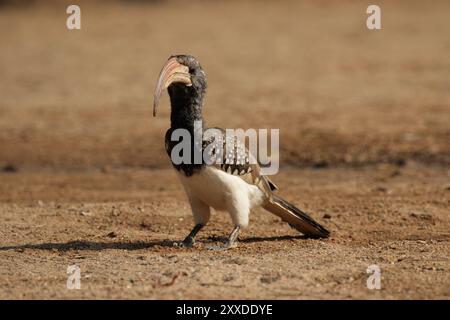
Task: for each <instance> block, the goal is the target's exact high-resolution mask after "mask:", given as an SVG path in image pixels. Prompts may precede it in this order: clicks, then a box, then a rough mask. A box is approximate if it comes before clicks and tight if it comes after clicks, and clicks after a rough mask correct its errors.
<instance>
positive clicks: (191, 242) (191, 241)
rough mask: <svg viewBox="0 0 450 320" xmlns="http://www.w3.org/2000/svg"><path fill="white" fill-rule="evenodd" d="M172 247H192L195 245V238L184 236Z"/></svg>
mask: <svg viewBox="0 0 450 320" xmlns="http://www.w3.org/2000/svg"><path fill="white" fill-rule="evenodd" d="M173 245H174V247H179V248H192V247H193V246H194V245H195V240H194V239H191V238H189V239H188V238H186V239H184V240H183V241H181V242H175V243H174V244H173Z"/></svg>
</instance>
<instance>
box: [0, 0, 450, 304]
mask: <svg viewBox="0 0 450 320" xmlns="http://www.w3.org/2000/svg"><path fill="white" fill-rule="evenodd" d="M71 4H74V2H72V1H70V2H69V1H65V0H64V1H63V0H59V1H43V0H41V1H39V0H35V1H24V0H0V217H1V222H0V243H1V246H0V266H1V268H0V283H1V288H0V299H2V298H8V299H11V298H50V299H55V298H59V299H61V298H64V299H66V298H68V299H72V298H121V299H129V298H145V299H155V298H156V299H161V298H164V299H205V298H209V299H230V298H239V299H267V298H270V299H280V298H283V299H302V298H307V299H318V298H320V299H337V298H338V299H398V298H403V299H405V298H406V299H436V298H441V299H448V298H449V297H450V292H449V285H448V283H449V281H448V279H450V263H449V259H448V257H449V256H450V246H449V245H448V243H449V240H450V234H449V230H450V227H449V226H450V216H449V214H448V211H449V210H448V208H449V206H450V202H449V199H450V198H449V196H448V194H449V192H450V184H449V181H450V33H449V30H450V1H447V0H445V1H444V0H442V1H439V0H436V1H432V2H431V1H430V2H426V1H410V0H396V1H379V0H377V1H370V2H368V1H356V0H355V1H350V0H344V1H331V0H319V1H289V0H287V1H275V0H274V1H269V0H266V1H246V0H239V1H238V0H216V1H206V0H205V1H200V0H191V1H179V0H159V1H144V0H141V1H138V0H134V1H125V0H115V1H113V0H110V1H107V0H103V1H100V0H98V1H78V0H77V1H76V2H75V4H77V5H79V6H80V7H81V30H68V29H67V28H66V19H67V18H68V16H69V15H68V14H67V13H66V9H67V7H68V6H69V5H71ZM370 4H376V5H379V6H380V8H381V25H382V30H368V29H367V27H366V19H367V17H368V14H367V13H366V10H367V7H368V6H369V5H370ZM180 53H184V54H192V55H194V56H196V57H197V59H198V60H199V61H200V63H201V64H202V66H203V68H204V70H205V71H206V73H207V76H208V84H209V87H208V92H207V98H206V106H205V108H204V112H205V118H206V122H207V125H209V126H220V127H223V128H244V129H247V128H278V129H280V144H281V146H280V147H281V150H280V156H281V159H280V160H281V163H280V173H279V174H278V175H276V176H275V177H273V180H274V182H275V183H276V184H277V185H279V186H280V193H281V195H282V196H283V197H286V199H288V200H289V201H292V202H293V203H294V204H295V205H298V206H299V207H300V208H302V209H303V210H305V211H306V212H308V213H309V214H310V215H311V216H312V217H313V218H314V219H316V220H317V221H319V222H320V223H321V224H323V225H325V226H326V227H327V228H328V229H329V230H331V232H332V236H331V238H329V239H326V240H312V239H304V238H302V236H301V235H299V234H298V233H297V232H296V231H295V230H293V229H291V228H290V227H289V226H288V225H287V224H285V223H284V222H282V221H280V220H279V219H278V218H275V217H273V216H272V215H269V214H267V213H266V212H264V211H263V210H256V211H255V212H252V214H251V217H250V219H251V222H250V226H249V229H247V230H245V232H243V233H242V235H241V237H240V240H241V243H240V244H239V246H238V249H236V250H230V251H227V252H226V253H222V252H210V251H209V250H202V249H201V248H200V249H196V248H194V249H192V250H191V249H180V248H174V247H173V242H174V241H179V240H181V239H183V238H184V237H185V236H186V234H187V232H189V230H190V229H191V228H192V220H191V210H190V207H189V204H188V202H187V200H186V196H185V193H184V191H183V189H182V188H181V186H180V183H179V181H178V179H177V176H176V174H175V172H174V170H172V169H171V165H170V161H169V159H168V157H167V155H166V153H165V151H164V135H165V132H166V130H167V128H168V127H169V125H170V123H169V112H170V107H169V99H168V96H167V95H164V96H163V99H162V101H161V105H160V107H159V116H158V118H153V116H152V100H153V91H154V88H155V84H156V80H157V77H158V74H159V72H160V70H161V67H162V66H163V64H164V63H165V62H166V60H167V58H168V56H169V55H171V54H180ZM213 215H214V216H213V217H212V219H211V222H210V223H209V224H208V227H207V228H205V230H203V231H202V233H201V234H200V235H199V242H200V243H216V242H217V241H218V240H220V239H222V237H223V236H224V235H225V234H226V232H228V231H229V230H231V228H232V225H231V220H230V219H229V216H228V215H227V214H225V213H218V214H215V212H214V213H213ZM73 264H78V265H80V267H81V272H82V275H83V279H82V289H83V290H67V288H66V282H67V273H66V271H67V266H70V265H73ZM373 264H377V265H379V266H380V268H381V270H382V272H383V276H382V289H381V290H368V288H367V284H366V279H367V274H366V270H367V268H368V266H370V265H373ZM180 271H181V272H182V273H180Z"/></svg>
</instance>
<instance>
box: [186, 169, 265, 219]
mask: <svg viewBox="0 0 450 320" xmlns="http://www.w3.org/2000/svg"><path fill="white" fill-rule="evenodd" d="M179 175H180V179H181V183H182V184H183V186H184V188H185V190H186V193H187V194H188V196H195V197H197V198H198V199H200V200H201V201H203V202H204V203H205V204H207V205H208V206H210V207H213V208H214V209H217V210H229V209H230V207H236V206H240V205H241V204H242V205H246V206H247V207H248V209H252V208H254V207H257V206H260V205H261V204H262V203H263V201H264V194H263V192H262V191H261V190H260V189H259V188H258V187H256V186H255V185H252V184H249V183H247V182H245V181H244V180H242V179H241V178H240V177H238V176H234V175H232V174H229V173H226V172H224V171H222V170H220V169H218V168H215V167H204V168H202V169H201V170H200V171H199V172H196V173H194V174H193V175H192V176H190V177H186V176H185V175H184V174H183V173H182V172H181V173H180V174H179ZM239 202H241V203H239ZM243 202H246V204H244V203H243Z"/></svg>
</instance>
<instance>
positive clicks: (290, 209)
mask: <svg viewBox="0 0 450 320" xmlns="http://www.w3.org/2000/svg"><path fill="white" fill-rule="evenodd" d="M166 88H167V89H168V93H169V96H170V104H171V108H172V110H171V114H170V120H171V127H170V129H169V130H167V132H166V137H165V144H166V151H167V153H168V154H169V156H171V154H172V149H173V148H174V147H175V145H176V144H177V143H178V142H176V141H172V138H171V137H172V133H173V132H174V131H175V130H176V129H182V130H187V131H188V132H189V133H190V134H191V135H190V136H191V137H192V140H191V141H189V143H190V147H191V148H192V152H191V161H186V162H181V163H180V162H179V161H176V162H174V161H173V159H172V164H173V166H174V167H175V169H176V170H177V172H178V174H179V176H180V179H181V182H182V184H183V186H184V189H185V191H186V194H187V197H188V199H189V202H190V205H191V209H192V214H193V216H194V222H195V226H194V228H193V230H192V231H191V233H190V234H189V235H188V236H187V237H186V239H185V240H184V241H183V242H182V245H184V246H191V245H193V243H194V237H195V236H196V234H197V233H198V232H199V231H200V230H201V229H202V228H203V227H204V226H205V225H206V223H207V222H208V221H209V218H210V208H211V207H212V208H215V209H217V210H227V211H228V212H229V213H230V215H231V219H232V220H233V223H234V226H235V227H234V229H233V231H232V232H231V234H230V236H229V238H228V241H227V242H226V244H225V245H224V247H223V248H229V247H231V246H232V245H233V244H234V242H235V240H236V238H237V236H238V233H239V230H240V229H241V228H245V227H247V225H248V220H249V213H250V210H251V209H253V208H255V207H259V206H262V207H263V208H264V209H266V210H267V211H269V212H271V213H273V214H275V215H277V216H279V217H280V218H281V219H282V220H284V221H286V222H287V223H289V224H290V225H291V226H292V227H294V228H295V229H297V230H298V231H300V232H301V233H303V234H304V235H306V236H308V237H314V238H318V237H328V236H329V232H328V230H326V229H325V228H324V227H322V226H321V225H320V224H318V223H317V222H316V221H314V220H313V219H312V218H311V217H309V216H308V215H307V214H306V213H304V212H303V211H301V210H300V209H298V208H297V207H295V206H294V205H293V204H291V203H289V202H287V201H286V200H284V199H282V198H281V197H279V196H278V195H276V194H274V191H275V190H276V189H277V187H276V186H275V185H274V184H273V183H272V182H271V181H270V180H269V178H268V177H267V176H264V175H262V174H261V173H260V171H261V170H260V169H261V168H260V166H259V165H258V164H257V163H255V161H250V160H251V159H255V158H254V156H253V155H252V154H250V153H249V151H248V149H247V148H246V147H245V144H243V143H242V142H238V141H236V140H233V141H229V140H230V139H228V138H227V136H226V135H225V131H224V130H222V129H218V130H220V131H219V135H217V130H216V135H214V136H211V135H210V136H208V135H206V134H203V133H204V132H206V131H205V129H203V127H204V125H203V126H201V127H200V129H198V126H197V127H196V126H195V123H196V122H197V123H198V122H200V123H203V117H202V107H203V100H204V97H205V93H206V75H205V72H204V71H203V69H202V68H201V66H200V64H199V63H198V61H197V60H196V59H195V58H194V57H193V56H189V55H176V56H171V57H170V58H169V59H168V60H167V62H166V64H165V65H164V67H163V69H162V70H161V73H160V75H159V78H158V82H157V86H156V89H155V96H154V104H153V115H154V116H156V110H157V106H158V103H159V100H160V98H161V94H162V91H163V90H164V89H166ZM198 130H201V132H196V131H198ZM198 134H200V137H201V138H200V141H201V142H202V143H201V145H200V146H199V145H198V143H197V144H196V143H195V142H194V140H195V139H194V137H195V136H196V135H198ZM230 142H231V143H233V142H234V143H236V146H235V147H231V148H229V149H228V146H225V150H231V151H229V152H228V151H227V152H225V153H223V152H222V153H214V155H215V156H217V154H219V156H220V157H223V159H222V158H221V160H223V161H221V162H214V163H211V161H204V159H203V158H202V160H201V161H200V162H198V161H197V162H195V161H193V154H194V153H195V151H196V150H195V148H198V149H200V151H201V152H202V151H204V150H205V149H206V148H208V147H211V144H212V143H216V144H217V143H220V144H227V143H228V144H229V143H230ZM210 149H213V148H210ZM230 152H231V153H232V154H233V155H234V156H235V157H229V155H230ZM210 153H211V152H210Z"/></svg>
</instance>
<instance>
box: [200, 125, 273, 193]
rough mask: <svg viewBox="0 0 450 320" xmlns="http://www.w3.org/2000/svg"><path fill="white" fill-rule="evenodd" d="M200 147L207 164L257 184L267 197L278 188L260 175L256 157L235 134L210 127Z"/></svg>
mask: <svg viewBox="0 0 450 320" xmlns="http://www.w3.org/2000/svg"><path fill="white" fill-rule="evenodd" d="M202 148H203V154H204V155H206V157H208V165H213V166H215V167H216V168H218V169H220V170H222V171H225V172H226V173H228V174H231V175H235V176H238V177H240V178H241V179H243V180H244V181H246V182H247V183H250V184H254V185H256V186H258V187H259V188H260V189H261V190H262V191H264V192H265V193H266V195H267V196H269V197H270V195H271V193H272V191H274V190H276V189H278V188H277V187H276V186H275V184H273V183H272V182H271V181H270V179H269V178H268V177H266V176H264V175H261V168H260V166H259V164H258V163H257V161H256V158H255V157H254V155H253V154H251V152H250V151H249V150H248V148H247V147H246V146H245V143H244V142H243V141H241V140H240V139H239V138H238V137H237V136H234V135H229V136H227V135H226V132H225V130H224V129H221V128H210V129H208V130H206V131H205V133H204V135H203V145H202ZM218 159H219V160H220V161H218Z"/></svg>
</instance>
